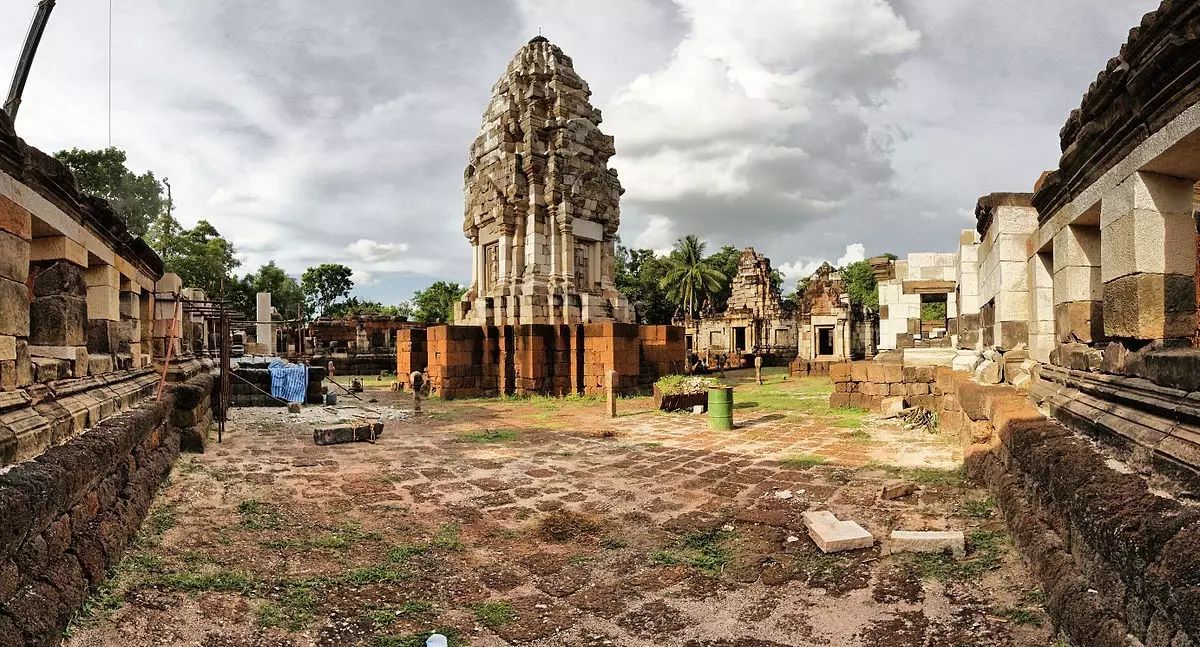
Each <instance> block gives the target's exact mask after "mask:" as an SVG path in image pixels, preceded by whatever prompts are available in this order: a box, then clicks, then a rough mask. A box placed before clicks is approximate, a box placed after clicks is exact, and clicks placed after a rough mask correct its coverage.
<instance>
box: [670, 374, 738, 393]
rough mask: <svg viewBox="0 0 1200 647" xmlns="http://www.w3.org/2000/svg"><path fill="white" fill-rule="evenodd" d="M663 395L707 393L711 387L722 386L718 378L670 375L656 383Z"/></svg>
mask: <svg viewBox="0 0 1200 647" xmlns="http://www.w3.org/2000/svg"><path fill="white" fill-rule="evenodd" d="M654 386H656V387H658V390H659V392H661V393H662V394H663V395H684V394H691V393H707V392H708V389H709V388H710V387H714V386H721V383H720V382H719V381H718V380H717V379H716V378H711V377H698V376H695V375H668V376H666V377H660V378H658V381H657V382H655V383H654Z"/></svg>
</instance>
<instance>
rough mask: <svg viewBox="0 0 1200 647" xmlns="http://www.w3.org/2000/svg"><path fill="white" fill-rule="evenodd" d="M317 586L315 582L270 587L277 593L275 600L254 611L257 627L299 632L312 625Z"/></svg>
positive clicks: (294, 582)
mask: <svg viewBox="0 0 1200 647" xmlns="http://www.w3.org/2000/svg"><path fill="white" fill-rule="evenodd" d="M317 586H318V582H317V581H315V580H295V581H284V582H281V583H278V584H276V585H275V586H274V587H272V590H273V591H276V592H277V593H276V595H275V598H274V599H273V600H271V601H270V602H267V603H266V604H264V605H262V606H261V607H259V608H258V609H257V610H256V611H255V616H256V617H257V619H258V624H259V626H261V627H264V628H270V627H279V628H281V629H286V630H288V631H300V630H302V629H304V628H305V627H307V626H309V625H310V624H312V622H313V620H315V619H316V617H317V615H316V611H317V591H316V588H317Z"/></svg>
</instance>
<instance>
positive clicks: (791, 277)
mask: <svg viewBox="0 0 1200 647" xmlns="http://www.w3.org/2000/svg"><path fill="white" fill-rule="evenodd" d="M866 258H867V246H866V245H864V244H862V243H850V244H849V245H846V251H845V253H843V254H842V256H841V258H839V259H837V262H832V263H829V264H830V265H832V266H834V267H835V268H838V267H846V266H847V265H849V264H851V263H857V262H859V261H861V260H865V259H866ZM826 262H828V261H826V259H824V258H819V259H816V260H813V259H801V260H797V261H794V262H791V263H784V264H782V265H780V266H779V267H778V269H779V272H780V273H781V274H783V277H784V279H785V283H786V284H788V285H791V284H793V283H795V282H796V281H799V280H802V279H806V278H808V277H810V276H812V275H813V273H814V272H816V271H817V269H818V268H820V267H821V265H822V264H823V263H826Z"/></svg>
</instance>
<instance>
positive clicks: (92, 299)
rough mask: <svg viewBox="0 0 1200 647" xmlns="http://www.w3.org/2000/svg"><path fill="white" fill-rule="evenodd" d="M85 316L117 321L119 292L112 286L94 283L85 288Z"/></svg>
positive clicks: (119, 312)
mask: <svg viewBox="0 0 1200 647" xmlns="http://www.w3.org/2000/svg"><path fill="white" fill-rule="evenodd" d="M87 318H88V319H105V320H108V321H119V320H120V319H121V293H120V291H118V290H117V289H116V288H114V287H109V286H107V285H96V286H92V287H89V288H88V289H87Z"/></svg>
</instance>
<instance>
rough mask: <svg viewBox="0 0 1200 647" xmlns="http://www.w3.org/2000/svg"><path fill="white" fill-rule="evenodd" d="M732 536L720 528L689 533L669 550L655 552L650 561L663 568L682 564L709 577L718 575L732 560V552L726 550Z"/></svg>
mask: <svg viewBox="0 0 1200 647" xmlns="http://www.w3.org/2000/svg"><path fill="white" fill-rule="evenodd" d="M733 537H734V534H733V533H732V532H730V531H727V530H722V529H720V528H713V529H711V530H704V531H697V532H691V533H688V534H686V535H684V536H683V537H681V538H680V540H679V541H678V542H677V543H676V545H675V546H672V547H671V548H666V549H663V550H656V551H654V552H653V553H651V554H650V561H651V562H652V563H655V564H661V565H664V566H676V565H679V564H683V565H686V566H690V567H692V568H694V569H696V570H699V571H703V572H705V573H709V574H711V575H717V574H720V572H721V571H723V570H724V569H725V566H726V565H727V564H729V561H730V560H731V559H733V550H731V549H730V548H727V547H726V546H725V544H727V543H728V542H729V541H730V540H732V539H733Z"/></svg>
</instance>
